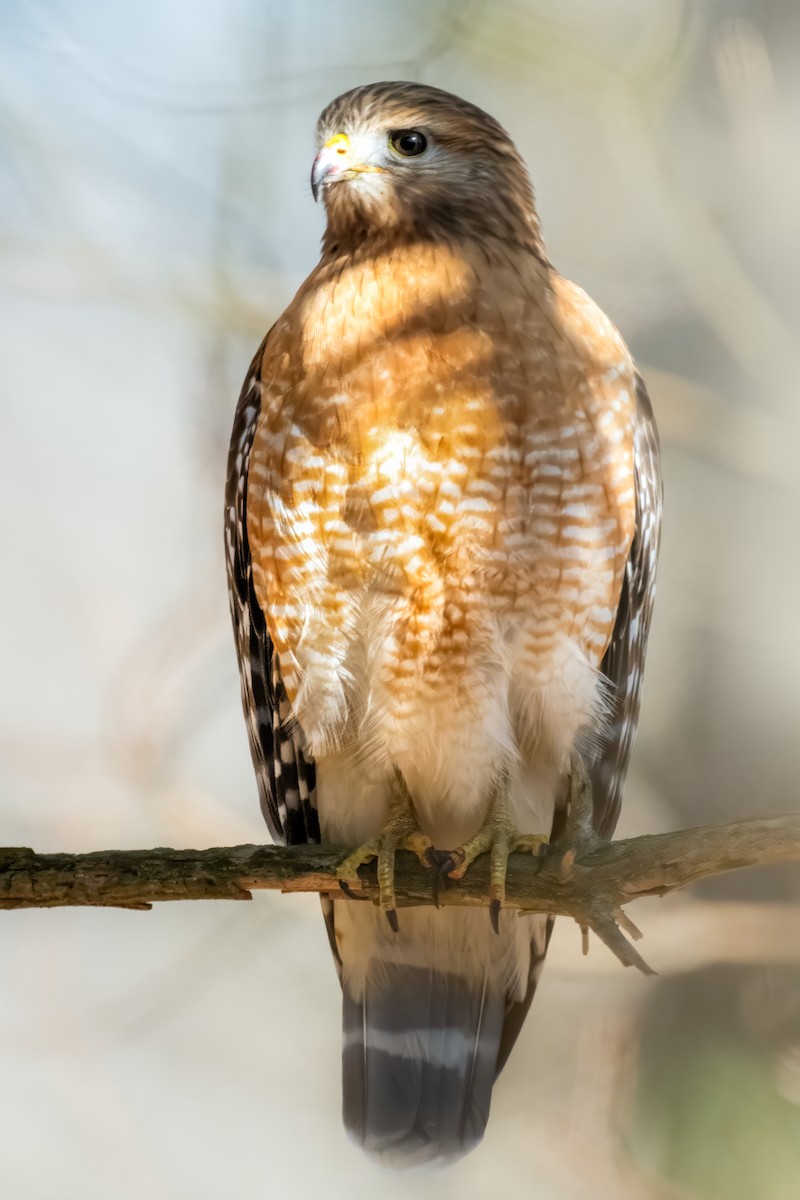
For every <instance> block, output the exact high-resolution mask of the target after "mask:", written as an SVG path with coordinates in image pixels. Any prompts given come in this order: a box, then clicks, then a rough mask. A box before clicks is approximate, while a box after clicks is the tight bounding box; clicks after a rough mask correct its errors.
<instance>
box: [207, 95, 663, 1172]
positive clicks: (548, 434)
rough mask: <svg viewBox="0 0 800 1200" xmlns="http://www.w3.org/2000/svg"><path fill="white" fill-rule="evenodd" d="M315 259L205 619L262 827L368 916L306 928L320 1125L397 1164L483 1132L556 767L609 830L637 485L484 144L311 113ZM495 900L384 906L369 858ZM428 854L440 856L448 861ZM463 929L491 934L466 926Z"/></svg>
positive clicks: (495, 128) (580, 330)
mask: <svg viewBox="0 0 800 1200" xmlns="http://www.w3.org/2000/svg"><path fill="white" fill-rule="evenodd" d="M318 139H319V147H320V149H319V153H318V154H317V157H316V159H315V162H314V168H313V174H312V188H313V190H314V193H315V196H316V195H317V194H321V195H322V196H323V198H324V201H325V206H326V209H327V217H328V223H327V229H326V232H325V237H324V241H323V247H322V257H321V260H320V262H319V264H318V266H317V267H316V268H315V269H314V271H313V272H312V273H311V275H310V276H309V277H308V279H307V280H306V282H305V283H304V284H303V285H302V287H301V288H300V290H299V292H298V293H297V295H296V296H295V298H294V300H293V301H292V302H291V304H290V305H289V307H288V308H287V310H286V311H285V313H284V314H283V316H281V317H280V318H279V319H278V321H277V322H276V323H275V325H274V326H273V327H272V329H271V330H270V332H269V334H268V335H267V337H266V338H265V340H264V342H263V344H262V346H261V347H260V349H259V351H258V353H257V355H256V357H255V359H254V361H253V364H252V367H251V369H250V371H249V373H248V376H247V379H246V381H245V385H244V388H243V391H242V396H241V399H240V401H239V406H238V409H237V412H236V419H235V424H234V429H233V440H232V445H231V454H230V461H229V475H228V489H227V497H226V505H227V511H226V538H227V556H228V572H229V581H230V591H231V605H232V610H233V620H234V627H235V634H236V642H237V649H238V653H239V664H240V669H241V677H242V694H243V700H244V709H245V715H246V718H247V725H248V730H249V735H250V745H251V749H252V754H253V761H254V763H255V768H256V773H257V775H258V781H259V788H260V793H261V802H262V808H263V811H264V815H265V817H266V819H267V823H268V824H269V827H270V830H271V831H272V833H273V836H275V837H276V838H278V839H279V840H282V841H286V842H289V843H297V842H303V841H317V840H322V841H326V842H330V843H336V844H341V845H349V846H355V845H358V844H360V843H361V844H362V845H361V849H360V850H358V851H356V852H355V853H354V854H353V855H351V856H350V858H349V859H348V860H347V861H346V862H345V863H344V864H343V867H342V878H343V880H346V879H347V878H348V877H349V876H351V875H352V873H353V872H354V871H355V869H356V868H357V866H358V864H359V863H360V862H362V861H365V860H366V859H367V858H368V857H370V856H374V855H375V854H377V855H378V858H379V877H380V879H381V881H382V906H383V908H384V909H385V910H386V914H387V915H388V916H389V918H390V920H389V921H387V920H386V919H385V914H384V913H382V912H381V911H379V910H378V909H376V908H375V907H373V906H372V905H369V904H356V903H353V902H352V901H350V900H345V899H344V898H343V899H342V900H340V901H334V902H330V901H325V902H324V908H325V915H326V921H327V924H328V931H329V934H330V941H331V947H332V949H333V953H334V956H335V958H336V962H337V966H338V969H339V973H340V978H341V983H342V988H343V992H344V1022H343V1025H344V1046H343V1088H344V1116H345V1123H346V1125H347V1127H348V1129H349V1130H350V1132H351V1133H352V1134H353V1136H354V1137H355V1138H356V1139H357V1140H358V1141H360V1142H361V1143H362V1144H363V1146H364V1147H365V1149H366V1150H367V1151H368V1152H369V1153H371V1154H373V1155H374V1156H376V1157H378V1158H380V1159H381V1160H382V1161H384V1162H387V1163H391V1164H393V1165H399V1166H405V1165H413V1164H417V1163H422V1162H429V1161H444V1160H448V1159H452V1158H455V1157H457V1156H459V1155H460V1154H463V1153H465V1152H466V1151H467V1150H468V1149H469V1148H470V1147H472V1146H473V1145H475V1143H476V1142H478V1141H479V1140H480V1138H481V1137H482V1135H483V1131H484V1127H485V1124H486V1120H487V1116H488V1110H489V1101H490V1096H491V1089H492V1084H493V1082H494V1079H495V1077H496V1075H497V1073H498V1071H499V1069H500V1067H501V1066H502V1065H503V1063H504V1062H505V1060H506V1058H507V1056H508V1053H509V1051H510V1049H511V1046H512V1045H513V1042H514V1040H515V1038H516V1036H517V1033H518V1032H519V1029H520V1026H521V1024H522V1020H523V1018H524V1016H525V1013H526V1012H527V1009H528V1007H529V1005H530V1002H531V998H532V995H533V991H534V988H535V986H536V981H537V978H538V975H539V971H540V968H541V964H542V961H543V958H544V954H545V950H546V947H547V943H548V939H549V936H550V930H551V926H552V921H551V920H548V919H546V918H544V917H525V918H522V919H518V918H517V916H516V914H515V913H513V912H507V911H504V910H502V911H498V910H499V909H500V903H501V901H502V897H503V882H504V873H505V862H506V859H507V855H508V852H509V850H510V849H511V848H513V847H514V846H515V845H516V844H517V843H518V842H520V841H521V842H523V843H525V844H529V845H536V844H538V842H540V841H541V840H543V838H544V837H547V836H548V835H549V834H550V833H551V831H552V829H553V825H554V822H557V821H558V820H559V819H560V817H563V810H564V805H565V803H566V791H567V789H566V787H565V781H566V780H567V778H568V776H569V772H570V769H571V762H572V760H573V756H575V755H580V756H582V759H583V761H584V762H585V764H586V768H587V770H588V773H589V777H590V779H591V782H592V785H593V797H594V814H595V817H594V823H595V828H596V829H597V831H598V832H599V833H601V834H606V835H607V834H610V833H611V831H612V830H613V828H614V825H615V822H616V819H617V814H618V810H619V803H620V792H621V788H622V782H623V778H624V775H625V771H626V768H627V764H628V757H629V754H630V749H631V742H632V738H633V734H634V730H635V726H636V721H637V716H638V708H639V688H640V682H641V671H642V666H643V660H644V652H645V643H646V640H647V632H648V626H649V623H650V611H651V604H652V599H653V591H654V577H655V564H656V555H657V550H658V539H659V525H660V509H661V485H660V472H659V460H658V441H657V435H656V430H655V425H654V422H653V417H652V413H651V410H650V404H649V401H648V399H647V394H646V392H645V389H644V385H643V384H642V381H641V379H640V378H639V377H638V375H637V373H636V370H635V368H634V365H633V362H632V360H631V356H630V354H629V352H628V350H627V349H626V347H625V344H624V342H623V341H622V339H621V337H620V336H619V334H618V333H617V331H616V329H615V328H614V327H613V325H612V324H611V322H610V321H609V320H608V318H607V317H606V316H604V314H603V313H602V312H601V311H600V310H599V309H598V308H597V306H596V305H595V304H593V303H592V301H591V300H590V299H589V298H588V296H586V295H585V293H584V292H582V291H581V290H580V288H578V287H576V286H575V285H574V284H572V283H569V282H568V281H567V280H565V279H562V278H561V276H559V275H558V274H557V272H556V271H555V270H554V269H553V267H552V266H551V265H550V263H549V261H548V259H547V257H546V254H545V251H544V246H543V243H542V238H541V234H540V230H539V223H538V220H537V216H536V211H535V208H534V200H533V193H532V190H531V186H530V182H529V179H528V175H527V172H526V169H525V167H524V165H523V163H522V161H521V159H520V157H519V155H518V153H517V151H516V149H515V147H514V145H513V143H512V142H511V140H510V139H509V137H508V135H507V134H506V133H505V131H504V130H503V129H502V128H501V126H500V125H499V124H498V123H497V122H496V121H494V120H493V119H492V118H491V117H489V116H488V115H487V114H486V113H484V112H482V111H481V110H480V109H478V108H476V107H474V106H473V105H471V104H468V103H466V102H465V101H463V100H460V99H458V98H457V97H455V96H451V95H449V94H448V93H446V92H443V91H439V90H438V89H436V88H432V87H427V86H423V85H421V84H415V83H379V84H371V85H368V86H366V87H361V88H356V89H355V90H354V91H351V92H348V93H347V94H346V95H344V96H341V97H339V99H337V100H334V101H333V103H332V104H331V105H330V106H329V107H328V108H327V109H326V110H325V112H324V113H323V114H322V117H321V118H320V122H319V127H318ZM398 846H408V847H409V848H411V849H414V850H415V851H416V852H417V853H418V854H419V856H420V857H421V858H422V860H423V861H424V862H426V863H428V864H431V865H432V866H433V868H434V869H436V868H437V866H438V868H439V869H442V864H443V863H444V869H445V870H447V871H449V872H450V873H452V874H458V873H460V872H462V871H463V869H464V868H465V867H466V866H468V864H469V862H470V861H471V860H472V858H474V857H475V855H476V854H477V853H479V852H480V851H482V850H483V849H491V850H492V860H493V872H492V877H493V888H494V892H493V894H494V896H495V901H496V902H495V904H494V906H493V913H492V917H493V920H492V922H491V923H490V921H489V919H488V917H487V914H486V913H485V912H483V911H481V910H475V909H466V908H457V907H445V908H443V909H441V910H436V909H434V908H427V907H426V908H417V909H406V910H404V912H403V914H402V920H401V921H400V922H399V928H398V922H397V919H396V917H395V914H394V911H393V858H394V850H395V848H396V847H398ZM445 851H449V852H450V853H449V854H448V853H443V852H445ZM492 925H494V926H495V930H496V932H495V931H493V928H492Z"/></svg>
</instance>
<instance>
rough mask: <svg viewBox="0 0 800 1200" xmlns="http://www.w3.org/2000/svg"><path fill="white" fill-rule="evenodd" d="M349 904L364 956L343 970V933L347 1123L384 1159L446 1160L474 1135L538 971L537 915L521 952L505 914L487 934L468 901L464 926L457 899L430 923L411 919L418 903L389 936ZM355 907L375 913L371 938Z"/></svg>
mask: <svg viewBox="0 0 800 1200" xmlns="http://www.w3.org/2000/svg"><path fill="white" fill-rule="evenodd" d="M354 907H357V908H358V909H359V910H361V911H360V912H359V914H358V916H359V918H361V919H360V920H359V922H358V924H359V925H360V926H361V930H360V932H361V934H362V939H359V940H361V945H360V946H359V950H360V951H361V953H363V952H364V951H365V950H366V951H367V955H368V957H367V958H366V959H363V958H362V959H361V960H360V962H358V963H357V965H356V967H355V969H354V970H349V969H348V968H349V966H350V965H351V964H348V957H349V956H348V953H347V951H348V948H349V949H350V950H351V952H352V951H353V950H354V949H355V946H354V939H353V938H352V937H350V938H348V936H347V933H346V934H345V936H344V937H342V939H341V950H342V951H343V952H344V953H343V955H342V958H343V989H344V1011H343V1052H342V1055H343V1056H342V1083H343V1099H344V1122H345V1125H346V1127H347V1130H348V1132H349V1133H350V1135H351V1137H353V1138H354V1139H355V1140H356V1141H357V1142H358V1143H359V1144H360V1145H361V1146H362V1147H363V1149H364V1150H365V1151H366V1152H367V1153H368V1154H369V1155H371V1156H372V1157H374V1158H376V1159H378V1160H379V1161H380V1162H381V1163H383V1164H384V1165H386V1166H392V1167H400V1168H404V1167H415V1166H422V1165H436V1164H444V1163H447V1162H452V1161H453V1160H455V1159H457V1158H460V1157H461V1156H462V1155H464V1154H466V1153H468V1151H470V1150H471V1149H473V1148H474V1147H475V1146H476V1145H477V1143H478V1142H480V1140H481V1138H482V1137H483V1133H484V1130H485V1128H486V1122H487V1120H488V1117H489V1105H490V1101H491V1095H492V1086H493V1084H494V1081H495V1078H496V1076H497V1073H498V1071H499V1069H500V1067H501V1066H502V1064H503V1062H504V1061H505V1058H506V1056H507V1054H508V1051H509V1050H510V1046H511V1043H513V1040H514V1038H515V1037H516V1034H517V1032H518V1031H519V1027H520V1025H521V1024H522V1018H521V1015H520V1010H523V1011H527V1007H528V1004H529V1003H530V998H531V996H532V994H533V987H534V986H535V980H536V977H538V968H539V966H540V964H541V958H543V954H544V945H545V944H546V937H547V934H546V933H545V929H544V925H543V923H542V921H539V922H537V929H536V938H538V940H539V941H540V942H542V939H544V941H543V942H542V954H541V957H540V956H538V955H536V954H534V955H533V956H531V955H530V952H529V951H530V943H529V942H528V939H527V938H526V937H525V936H524V935H523V937H522V938H520V937H519V933H518V930H519V927H520V925H521V924H522V922H520V921H519V920H518V919H517V918H516V916H515V915H511V916H510V917H509V918H508V919H507V920H506V921H504V922H502V923H501V929H500V934H499V935H495V934H494V933H492V931H491V929H490V927H489V918H488V914H487V913H485V912H470V913H469V917H470V918H472V919H471V920H470V921H469V926H470V927H471V928H469V927H467V928H465V927H464V918H465V917H466V915H467V914H466V910H461V911H460V912H459V910H454V909H452V908H451V909H445V910H442V911H439V912H435V911H433V910H428V911H427V912H426V913H425V917H424V920H425V924H428V922H429V921H430V920H435V923H436V925H437V926H439V929H437V930H435V932H434V931H433V930H431V929H427V930H426V929H419V928H416V929H415V928H414V927H415V926H416V925H417V924H418V923H419V922H420V919H421V918H422V910H419V909H416V910H413V911H412V910H408V909H407V910H405V911H404V912H402V913H401V914H400V932H399V933H398V934H397V935H392V934H391V933H390V931H388V927H387V933H389V937H390V938H392V939H393V943H388V942H387V941H386V940H385V939H384V937H383V936H382V927H383V926H384V925H385V924H386V922H385V920H384V918H383V915H382V914H380V913H376V912H375V910H374V909H371V911H370V912H369V914H364V913H363V909H362V906H361V905H358V906H353V905H352V904H348V905H347V906H346V908H347V910H348V915H349V914H350V913H352V910H353V908H354ZM364 908H366V905H365V906H364ZM362 914H363V915H362ZM456 914H458V915H457V917H456ZM364 916H368V918H371V919H372V920H374V919H375V918H378V919H379V920H380V921H381V923H382V925H381V930H380V932H379V934H378V936H377V938H376V939H375V941H374V942H373V943H372V945H371V946H367V945H365V944H364V940H363V933H364V932H365V930H364V920H363V918H364ZM454 918H455V923H456V931H455V932H456V935H457V936H456V938H455V939H451V937H448V936H447V935H446V931H447V927H448V926H452V924H453V923H454ZM512 922H513V923H512ZM368 923H371V920H370V921H369V922H368ZM442 927H444V928H442ZM348 932H349V931H348ZM526 932H527V931H526ZM353 933H356V930H355V929H354V930H353ZM426 933H427V936H426ZM432 934H433V936H431V935H432ZM465 934H467V937H466V938H465V937H464V935H465ZM437 935H438V936H437ZM442 935H444V936H442ZM470 935H471V936H470ZM536 938H535V939H534V940H535V941H536ZM348 942H349V947H348ZM459 942H460V945H459ZM469 942H471V943H472V944H471V945H470V944H468V943H469ZM426 960H427V961H426Z"/></svg>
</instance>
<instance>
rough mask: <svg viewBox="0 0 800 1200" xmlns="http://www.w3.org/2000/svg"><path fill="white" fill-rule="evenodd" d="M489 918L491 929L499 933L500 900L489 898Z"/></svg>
mask: <svg viewBox="0 0 800 1200" xmlns="http://www.w3.org/2000/svg"><path fill="white" fill-rule="evenodd" d="M489 920H490V921H491V923H492V929H493V930H494V931H495V933H498V934H499V932H500V901H499V900H490V901H489Z"/></svg>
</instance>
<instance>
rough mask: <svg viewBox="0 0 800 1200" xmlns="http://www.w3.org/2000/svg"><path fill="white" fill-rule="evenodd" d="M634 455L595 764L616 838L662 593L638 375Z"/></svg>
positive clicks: (601, 829) (657, 516)
mask: <svg viewBox="0 0 800 1200" xmlns="http://www.w3.org/2000/svg"><path fill="white" fill-rule="evenodd" d="M636 400H637V405H636V415H635V417H634V426H633V455H634V468H635V473H636V530H635V533H634V536H633V542H632V543H631V549H630V553H629V555H628V561H627V563H626V564H625V578H624V581H623V584H622V595H621V596H620V600H619V607H618V609H617V620H616V623H615V625H614V632H613V634H612V635H611V641H610V642H609V645H608V649H607V650H606V653H605V658H604V659H603V662H602V664H601V667H600V670H601V671H602V672H603V674H604V675H605V676H606V678H607V679H608V680H609V682H610V683H611V684H612V688H613V694H612V704H613V709H612V716H611V721H610V724H609V729H608V732H607V736H606V739H605V740H604V742H603V746H602V749H601V751H600V753H599V754H598V755H597V757H596V758H595V759H594V761H593V762H591V763H589V764H588V766H589V777H590V779H591V783H592V797H593V802H594V826H595V829H596V830H597V832H598V833H599V834H600V835H601V836H603V837H610V836H611V834H612V833H613V832H614V827H615V825H616V823H617V818H618V817H619V810H620V804H621V801H622V785H623V783H624V781H625V773H626V771H627V770H628V760H629V759H630V756H631V750H632V748H633V739H634V736H635V734H636V725H637V722H638V720H639V701H640V693H641V686H642V673H643V671H644V656H645V650H646V648H647V635H648V632H649V630H650V618H651V616H652V611H653V598H654V596H655V589H656V560H657V558H658V546H659V541H660V538H661V505H662V486H661V452H660V449H659V441H658V430H657V429H656V423H655V420H654V418H653V409H652V407H651V404H650V397H649V396H648V394H647V389H646V388H645V386H644V381H643V380H642V377H641V375H638V374H637V376H636Z"/></svg>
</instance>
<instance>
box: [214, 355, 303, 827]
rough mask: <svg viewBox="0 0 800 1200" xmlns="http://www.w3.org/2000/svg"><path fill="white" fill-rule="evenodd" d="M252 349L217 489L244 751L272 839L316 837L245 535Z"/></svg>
mask: <svg viewBox="0 0 800 1200" xmlns="http://www.w3.org/2000/svg"><path fill="white" fill-rule="evenodd" d="M268 338H269V334H267V337H266V338H265V339H264V342H263V343H262V344H261V347H260V348H259V351H258V353H257V354H256V357H255V359H254V360H253V363H252V364H251V367H250V370H249V371H248V373H247V377H246V379H245V382H244V387H243V388H242V394H241V396H240V397H239V403H238V405H237V407H236V416H235V417H234V423H233V434H232V437H231V447H230V453H229V455H228V476H227V483H226V487H225V557H226V561H227V569H228V591H229V595H230V603H231V617H232V619H233V632H234V637H235V639H236V653H237V655H238V658H239V673H240V677H241V684H242V706H243V708H244V715H245V720H246V723H247V732H248V737H249V741H250V753H251V755H252V758H253V766H254V767H255V772H256V778H257V780H258V791H259V796H260V798H261V809H262V812H263V813H264V818H265V820H266V822H267V825H268V826H269V829H270V833H271V834H272V836H273V838H274V839H275V840H276V841H278V842H285V843H287V844H288V845H294V844H298V843H302V842H318V841H319V820H318V818H317V810H316V797H315V786H316V779H315V768H314V762H313V759H312V758H310V756H308V755H307V754H306V752H305V751H304V749H303V742H304V739H303V733H302V730H301V729H300V728H299V726H298V724H297V722H296V721H295V720H294V719H293V718H292V717H291V715H290V711H289V702H288V700H287V698H286V690H285V688H284V686H283V681H282V680H281V675H280V668H279V665H278V658H277V655H276V654H275V653H274V651H273V646H272V642H271V640H270V636H269V633H268V632H267V626H266V622H265V620H264V614H263V612H262V611H261V606H260V605H259V603H258V600H257V598H256V594H255V590H254V586H253V574H252V566H251V560H250V546H249V543H248V539H247V477H248V471H249V467H250V450H251V448H252V445H253V438H254V437H255V432H256V426H257V424H258V418H259V414H260V412H261V403H262V386H261V377H260V368H261V359H262V356H263V353H264V347H265V346H266V343H267V340H268Z"/></svg>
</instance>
